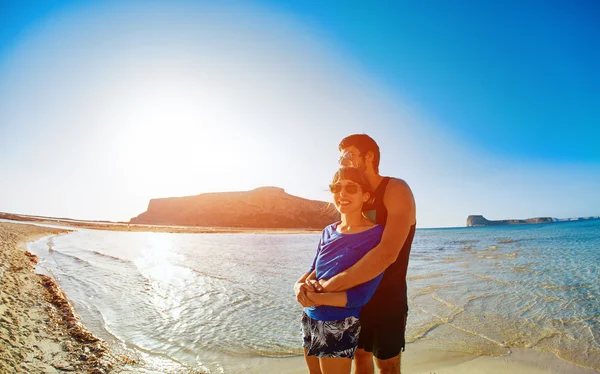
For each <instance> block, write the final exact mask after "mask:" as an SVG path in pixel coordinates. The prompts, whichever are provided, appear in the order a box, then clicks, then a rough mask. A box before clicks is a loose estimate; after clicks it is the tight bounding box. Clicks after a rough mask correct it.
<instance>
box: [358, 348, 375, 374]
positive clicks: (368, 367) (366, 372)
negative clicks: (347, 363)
mask: <svg viewBox="0 0 600 374" xmlns="http://www.w3.org/2000/svg"><path fill="white" fill-rule="evenodd" d="M373 373H375V365H373V353H371V352H367V351H365V350H364V349H360V348H358V349H357V350H356V353H355V354H354V374H373Z"/></svg>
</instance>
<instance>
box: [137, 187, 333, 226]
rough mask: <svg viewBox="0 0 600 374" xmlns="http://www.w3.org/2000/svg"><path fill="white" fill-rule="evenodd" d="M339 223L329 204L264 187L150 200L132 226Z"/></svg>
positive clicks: (281, 189)
mask: <svg viewBox="0 0 600 374" xmlns="http://www.w3.org/2000/svg"><path fill="white" fill-rule="evenodd" d="M337 220H339V213H338V212H337V210H336V209H335V207H334V206H333V204H331V203H327V202H324V201H319V200H309V199H305V198H302V197H298V196H294V195H290V194H288V193H286V192H285V190H284V189H283V188H279V187H274V186H266V187H259V188H256V189H253V190H249V191H233V192H208V193H203V194H199V195H193V196H181V197H167V198H156V199H151V200H150V201H149V203H148V208H147V210H146V211H145V212H142V213H141V214H139V215H137V216H136V217H133V218H132V219H131V220H130V222H131V223H132V224H150V225H177V226H217V227H222V226H225V227H246V228H294V229H298V228H302V229H305V228H306V229H322V228H324V227H325V226H327V225H328V224H330V223H332V222H335V221H337Z"/></svg>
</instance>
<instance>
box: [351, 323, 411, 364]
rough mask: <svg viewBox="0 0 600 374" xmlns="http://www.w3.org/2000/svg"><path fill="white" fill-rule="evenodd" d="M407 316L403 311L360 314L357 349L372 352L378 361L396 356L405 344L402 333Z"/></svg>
mask: <svg viewBox="0 0 600 374" xmlns="http://www.w3.org/2000/svg"><path fill="white" fill-rule="evenodd" d="M407 316H408V312H405V311H397V312H395V313H391V312H389V311H387V312H386V311H381V312H380V313H377V311H373V312H371V313H369V312H368V311H367V313H364V312H363V313H361V315H360V324H361V330H360V335H359V338H358V348H360V349H364V350H365V351H367V352H372V353H373V355H374V356H375V357H376V358H378V359H380V360H387V359H390V358H392V357H396V356H398V355H399V354H400V352H401V351H404V345H405V344H406V342H405V339H404V333H405V331H406V317H407Z"/></svg>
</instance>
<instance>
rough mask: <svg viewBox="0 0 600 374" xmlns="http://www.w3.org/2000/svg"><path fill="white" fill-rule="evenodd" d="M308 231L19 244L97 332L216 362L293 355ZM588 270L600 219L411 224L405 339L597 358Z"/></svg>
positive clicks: (598, 259)
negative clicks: (453, 225)
mask: <svg viewBox="0 0 600 374" xmlns="http://www.w3.org/2000/svg"><path fill="white" fill-rule="evenodd" d="M318 240H319V235H318V234H167V233H142V232H112V231H96V230H84V229H82V230H78V231H76V232H73V233H70V234H67V235H60V236H54V237H50V238H46V239H43V240H40V241H38V242H35V243H32V244H30V250H31V251H32V252H34V253H35V254H37V255H38V256H39V257H40V262H39V266H40V267H41V268H43V270H44V271H46V272H48V273H50V274H52V276H53V277H55V279H56V280H57V281H58V283H59V284H60V286H61V287H62V288H63V290H64V291H65V293H66V294H67V296H68V298H69V299H70V300H71V302H72V303H73V305H74V307H75V309H76V311H77V313H78V314H79V315H80V316H81V318H82V322H83V323H84V324H85V325H87V326H88V328H89V329H90V330H91V331H92V332H94V333H95V334H97V335H99V336H101V337H103V338H104V339H106V340H108V341H115V342H118V343H119V344H120V345H121V346H122V347H124V348H125V349H127V350H129V351H134V352H138V353H141V354H143V355H145V357H153V358H155V359H156V360H157V361H156V362H159V361H160V362H162V365H167V366H168V365H172V367H180V368H195V369H200V370H205V371H208V372H225V373H227V372H228V370H227V362H228V358H244V357H256V356H266V357H286V356H296V355H301V354H302V349H301V336H300V330H299V318H300V314H301V307H300V305H299V304H297V303H296V301H295V298H294V295H293V283H294V282H295V281H296V280H297V279H298V278H299V277H300V276H301V275H302V274H303V273H304V272H305V271H307V270H308V268H309V266H310V264H311V261H312V258H313V256H314V253H315V249H316V245H317V243H318ZM599 273H600V221H579V222H568V223H555V224H536V225H515V226H499V227H481V228H455V229H418V230H417V232H416V235H415V240H414V243H413V249H412V252H411V257H410V263H409V270H408V276H407V279H408V297H409V308H410V312H409V317H408V327H407V334H406V336H407V342H409V343H410V342H415V341H423V342H427V343H428V344H430V345H433V346H435V347H437V348H439V349H442V350H450V351H459V352H465V353H474V354H481V355H491V356H500V355H507V354H510V351H511V348H515V347H518V348H530V349H535V350H539V351H545V352H552V353H554V354H555V355H556V356H558V357H559V358H561V359H563V360H565V361H568V362H572V363H575V364H577V365H580V366H584V367H589V368H594V369H596V370H600V300H599V298H600V282H598V279H599ZM409 347H410V345H409ZM409 349H410V348H409Z"/></svg>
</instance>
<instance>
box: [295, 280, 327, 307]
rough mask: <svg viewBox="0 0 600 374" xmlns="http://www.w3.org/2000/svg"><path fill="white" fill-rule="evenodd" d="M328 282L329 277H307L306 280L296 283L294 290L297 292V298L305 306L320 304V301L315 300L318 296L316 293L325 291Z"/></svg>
mask: <svg viewBox="0 0 600 374" xmlns="http://www.w3.org/2000/svg"><path fill="white" fill-rule="evenodd" d="M326 284H327V279H320V280H318V281H317V280H316V279H306V280H305V281H304V282H298V283H296V284H295V285H294V292H295V293H296V300H297V301H298V302H299V303H300V305H302V306H303V307H305V308H306V307H310V306H319V303H318V302H317V301H316V300H315V299H316V298H318V297H317V296H316V295H317V294H318V293H321V292H323V291H324V289H325V286H326Z"/></svg>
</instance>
